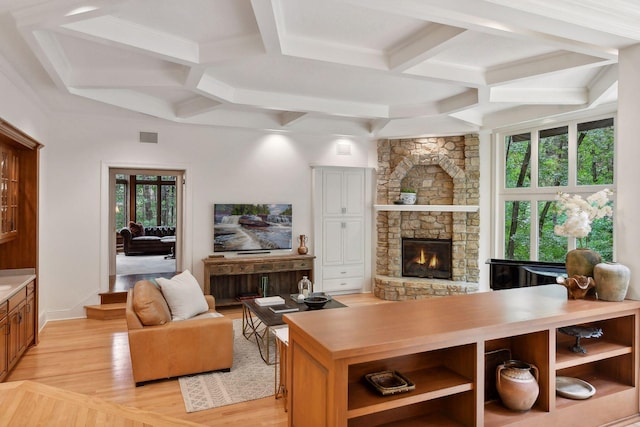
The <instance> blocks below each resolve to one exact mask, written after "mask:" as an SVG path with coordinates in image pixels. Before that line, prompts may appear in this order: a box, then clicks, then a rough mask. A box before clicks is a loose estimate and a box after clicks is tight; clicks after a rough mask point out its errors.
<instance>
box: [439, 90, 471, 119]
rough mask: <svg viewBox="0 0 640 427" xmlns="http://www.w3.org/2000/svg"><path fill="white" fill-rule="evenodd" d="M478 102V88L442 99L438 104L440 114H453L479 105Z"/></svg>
mask: <svg viewBox="0 0 640 427" xmlns="http://www.w3.org/2000/svg"><path fill="white" fill-rule="evenodd" d="M478 102H479V98H478V91H477V90H476V89H468V90H466V91H464V92H462V93H460V94H458V95H454V96H451V97H449V98H445V99H441V100H440V101H438V102H437V104H436V105H437V106H438V112H439V113H440V114H451V113H454V112H456V111H460V110H464V109H467V108H470V107H473V106H474V105H478Z"/></svg>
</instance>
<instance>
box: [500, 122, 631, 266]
mask: <svg viewBox="0 0 640 427" xmlns="http://www.w3.org/2000/svg"><path fill="white" fill-rule="evenodd" d="M608 118H613V125H614V141H616V142H617V139H618V138H617V133H618V132H617V126H616V124H617V114H615V113H608V114H601V115H597V116H584V117H578V118H575V119H571V120H554V121H545V122H544V123H538V124H536V125H535V126H529V127H517V128H516V127H514V128H509V129H502V130H500V131H496V132H495V133H494V134H493V147H494V150H493V152H494V156H493V162H494V165H495V167H494V171H495V175H494V176H493V182H494V183H495V186H494V203H493V211H494V215H493V218H494V223H493V232H492V235H493V236H494V239H493V242H492V253H493V254H494V255H495V257H496V258H504V256H505V240H504V239H505V220H506V219H505V209H504V204H505V202H508V201H513V200H520V201H528V202H530V203H531V209H530V211H531V229H530V230H529V232H530V236H529V238H530V242H531V244H530V247H529V259H530V260H531V261H537V260H538V202H539V201H547V200H554V199H555V197H556V194H557V192H558V191H563V192H566V193H570V194H579V195H582V196H583V197H585V198H586V197H587V196H590V195H591V194H593V193H595V192H597V191H599V190H602V189H604V188H609V189H611V190H613V192H614V195H613V203H614V212H615V204H616V203H615V197H616V191H615V189H616V182H617V170H616V169H615V162H614V176H613V184H607V185H581V186H578V184H577V174H576V169H577V158H576V156H577V150H576V148H577V147H576V144H577V127H578V124H579V123H585V122H591V121H596V120H601V119H608ZM563 126H567V127H568V139H569V146H568V150H569V152H568V162H569V164H568V173H569V177H568V185H567V186H561V187H539V186H538V136H539V132H540V131H541V130H546V129H553V128H558V127H563ZM523 133H530V135H531V160H530V163H531V186H530V187H524V188H506V186H505V162H504V158H505V143H504V140H505V138H506V137H507V136H509V135H519V134H523ZM616 155H617V143H615V142H614V159H615V156H616ZM615 241H616V227H615V221H614V228H613V242H614V245H613V256H614V259H616V253H615V246H616V245H615ZM575 248H576V239H575V238H568V250H571V249H575Z"/></svg>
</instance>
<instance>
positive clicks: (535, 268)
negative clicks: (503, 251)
mask: <svg viewBox="0 0 640 427" xmlns="http://www.w3.org/2000/svg"><path fill="white" fill-rule="evenodd" d="M487 264H489V266H490V267H489V286H490V287H491V289H493V290H499V289H511V288H523V287H526V286H538V285H548V284H550V283H554V284H555V283H557V281H556V278H557V277H558V276H566V275H567V269H566V268H565V265H564V263H563V262H542V261H514V260H510V259H494V258H491V259H489V260H488V261H487Z"/></svg>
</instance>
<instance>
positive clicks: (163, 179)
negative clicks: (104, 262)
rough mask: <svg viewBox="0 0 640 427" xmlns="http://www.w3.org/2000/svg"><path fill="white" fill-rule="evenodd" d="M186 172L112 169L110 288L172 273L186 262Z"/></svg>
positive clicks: (119, 288) (121, 289)
mask: <svg viewBox="0 0 640 427" xmlns="http://www.w3.org/2000/svg"><path fill="white" fill-rule="evenodd" d="M183 176H184V171H179V170H152V169H117V168H111V169H109V182H110V186H109V188H110V199H111V201H112V203H111V206H113V207H114V209H112V210H111V213H110V216H111V218H110V223H111V224H112V225H113V228H112V229H113V230H114V242H115V244H113V245H111V247H112V249H111V251H110V252H111V256H110V259H111V262H110V268H109V292H126V291H127V290H128V289H129V288H130V287H132V286H133V285H134V284H135V283H136V282H137V281H139V280H143V279H151V278H156V277H172V276H173V275H175V274H176V271H177V270H179V269H178V268H177V266H179V265H181V258H182V255H181V252H182V251H181V248H182V238H181V235H182V233H181V218H182V183H183V182H184V181H183Z"/></svg>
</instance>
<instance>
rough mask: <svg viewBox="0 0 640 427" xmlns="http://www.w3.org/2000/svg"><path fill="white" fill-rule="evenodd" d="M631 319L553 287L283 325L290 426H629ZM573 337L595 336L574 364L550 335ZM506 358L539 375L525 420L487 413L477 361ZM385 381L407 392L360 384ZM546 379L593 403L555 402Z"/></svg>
mask: <svg viewBox="0 0 640 427" xmlns="http://www.w3.org/2000/svg"><path fill="white" fill-rule="evenodd" d="M639 315H640V301H630V300H627V301H622V302H605V301H595V300H567V294H566V290H565V288H564V287H562V286H559V285H546V286H538V287H531V288H519V289H510V290H502V291H495V292H487V293H478V294H470V295H460V296H450V297H444V298H433V299H423V300H417V301H407V302H400V303H387V304H379V305H370V306H358V307H348V308H343V309H339V310H326V311H323V310H318V311H315V312H304V313H292V314H287V315H285V316H284V318H285V321H286V323H287V324H288V325H289V353H288V360H287V367H286V369H287V372H288V375H287V379H288V390H289V399H290V405H289V407H290V410H289V425H290V426H294V427H306V426H341V427H342V426H349V427H360V426H367V427H371V426H378V425H393V426H418V425H419V426H423V425H429V426H496V427H497V426H508V425H518V426H541V425H580V426H581V427H582V426H601V425H603V424H607V423H611V422H613V421H616V420H623V419H626V418H630V417H634V416H637V415H638V413H639V410H640V409H639V393H638V351H637V344H638V326H639V323H638V322H639ZM571 325H588V326H594V327H599V328H602V330H603V336H602V337H601V338H597V339H596V338H594V339H582V341H581V344H582V345H583V347H585V348H586V349H587V353H586V354H578V353H573V352H571V351H570V350H569V347H570V346H571V344H573V343H574V342H575V339H574V338H573V337H570V336H567V335H564V334H561V333H558V332H557V328H559V327H563V326H571ZM504 349H507V350H509V351H510V353H511V358H512V359H517V360H522V361H525V362H528V363H531V364H534V365H535V366H537V367H538V369H539V374H540V376H539V386H540V394H539V396H538V399H537V401H536V403H535V404H534V407H533V408H532V409H531V410H530V411H527V412H514V411H510V410H508V409H506V408H505V407H504V406H502V404H501V403H500V401H499V400H497V401H496V400H495V399H493V400H489V401H487V402H485V353H489V352H493V351H496V350H504ZM383 370H396V371H398V372H400V373H402V374H404V375H405V376H406V377H408V378H409V379H410V380H412V381H413V382H414V383H415V385H416V388H415V390H412V391H409V392H405V393H399V394H395V395H391V396H381V395H378V394H377V393H375V392H374V391H372V390H371V389H370V388H369V387H368V386H367V385H366V384H365V383H364V381H363V376H364V375H365V374H367V373H373V372H379V371H383ZM487 374H488V375H489V376H490V377H489V378H491V376H495V373H494V372H488V373H487ZM556 376H568V377H576V378H580V379H582V380H585V381H588V382H589V383H590V384H592V385H593V386H594V387H595V388H596V394H595V395H594V396H592V397H590V398H589V399H586V400H572V399H567V398H563V397H560V396H556V393H555V381H556V380H555V379H556Z"/></svg>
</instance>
